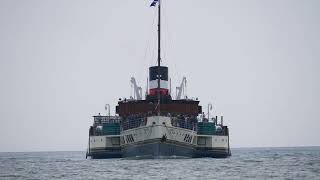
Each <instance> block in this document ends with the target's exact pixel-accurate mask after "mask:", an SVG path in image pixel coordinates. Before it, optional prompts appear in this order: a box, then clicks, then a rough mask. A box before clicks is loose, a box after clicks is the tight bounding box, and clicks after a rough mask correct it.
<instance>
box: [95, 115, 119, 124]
mask: <svg viewBox="0 0 320 180" xmlns="http://www.w3.org/2000/svg"><path fill="white" fill-rule="evenodd" d="M93 118H94V124H95V125H99V124H105V123H120V121H121V117H119V116H93Z"/></svg>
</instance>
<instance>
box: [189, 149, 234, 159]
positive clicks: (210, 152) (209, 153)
mask: <svg viewBox="0 0 320 180" xmlns="http://www.w3.org/2000/svg"><path fill="white" fill-rule="evenodd" d="M229 156H231V152H230V150H229V149H228V148H197V150H196V151H195V157H196V158H203V157H211V158H227V157H229Z"/></svg>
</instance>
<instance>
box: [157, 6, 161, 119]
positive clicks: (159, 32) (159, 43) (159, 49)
mask: <svg viewBox="0 0 320 180" xmlns="http://www.w3.org/2000/svg"><path fill="white" fill-rule="evenodd" d="M158 3H159V4H158V92H157V93H158V116H160V78H161V77H160V61H161V54H160V53H161V0H159V2H158Z"/></svg>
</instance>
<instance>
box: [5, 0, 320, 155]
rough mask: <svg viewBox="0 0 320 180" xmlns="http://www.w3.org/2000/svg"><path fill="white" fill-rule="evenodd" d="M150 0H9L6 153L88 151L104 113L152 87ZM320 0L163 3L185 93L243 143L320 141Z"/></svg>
mask: <svg viewBox="0 0 320 180" xmlns="http://www.w3.org/2000/svg"><path fill="white" fill-rule="evenodd" d="M150 2H151V1H150V0H121V1H119V0H90V1H89V0H87V1H85V0H68V1H66V0H0V87H1V88H0V151H52V150H85V149H86V145H87V141H88V128H89V126H90V125H91V124H92V120H93V119H92V117H91V116H92V115H95V114H97V113H99V112H101V113H104V114H105V113H106V111H105V110H104V105H105V104H106V103H109V104H110V105H111V106H112V107H113V108H112V111H111V112H112V113H113V114H114V110H115V108H114V106H115V105H116V103H117V100H118V98H119V97H129V96H130V95H131V93H132V92H131V90H130V78H131V76H134V77H136V79H137V82H138V84H139V85H140V86H142V87H143V89H145V86H146V78H147V75H148V74H147V73H148V72H147V68H148V67H149V66H150V65H155V63H156V9H155V8H150V7H149V5H150ZM319 9H320V1H319V0H223V1H222V0H201V1H195V0H170V1H169V0H163V46H162V47H163V54H162V56H163V63H164V64H165V65H167V66H169V73H170V77H171V78H172V84H173V89H175V87H176V86H178V84H179V83H180V81H181V79H182V77H183V76H186V77H187V80H188V83H187V85H188V89H187V95H188V96H189V97H198V98H199V99H200V101H201V105H203V110H204V111H205V112H207V104H208V103H209V102H211V103H212V104H213V111H212V112H211V113H212V114H215V115H219V116H220V115H224V119H225V123H226V124H227V125H229V127H230V136H231V146H232V147H266V146H268V147H270V146H314V145H320V140H319V139H320V132H319V128H320V116H319V112H320V93H319V92H320V34H319V32H320V20H319V17H320V11H319Z"/></svg>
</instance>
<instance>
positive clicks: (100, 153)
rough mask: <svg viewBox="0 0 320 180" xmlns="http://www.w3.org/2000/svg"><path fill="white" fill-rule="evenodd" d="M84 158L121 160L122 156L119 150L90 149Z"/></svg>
mask: <svg viewBox="0 0 320 180" xmlns="http://www.w3.org/2000/svg"><path fill="white" fill-rule="evenodd" d="M86 156H89V157H91V159H110V158H121V157H122V154H121V149H120V148H106V149H102V150H95V149H92V150H90V152H88V153H87V155H86Z"/></svg>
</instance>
